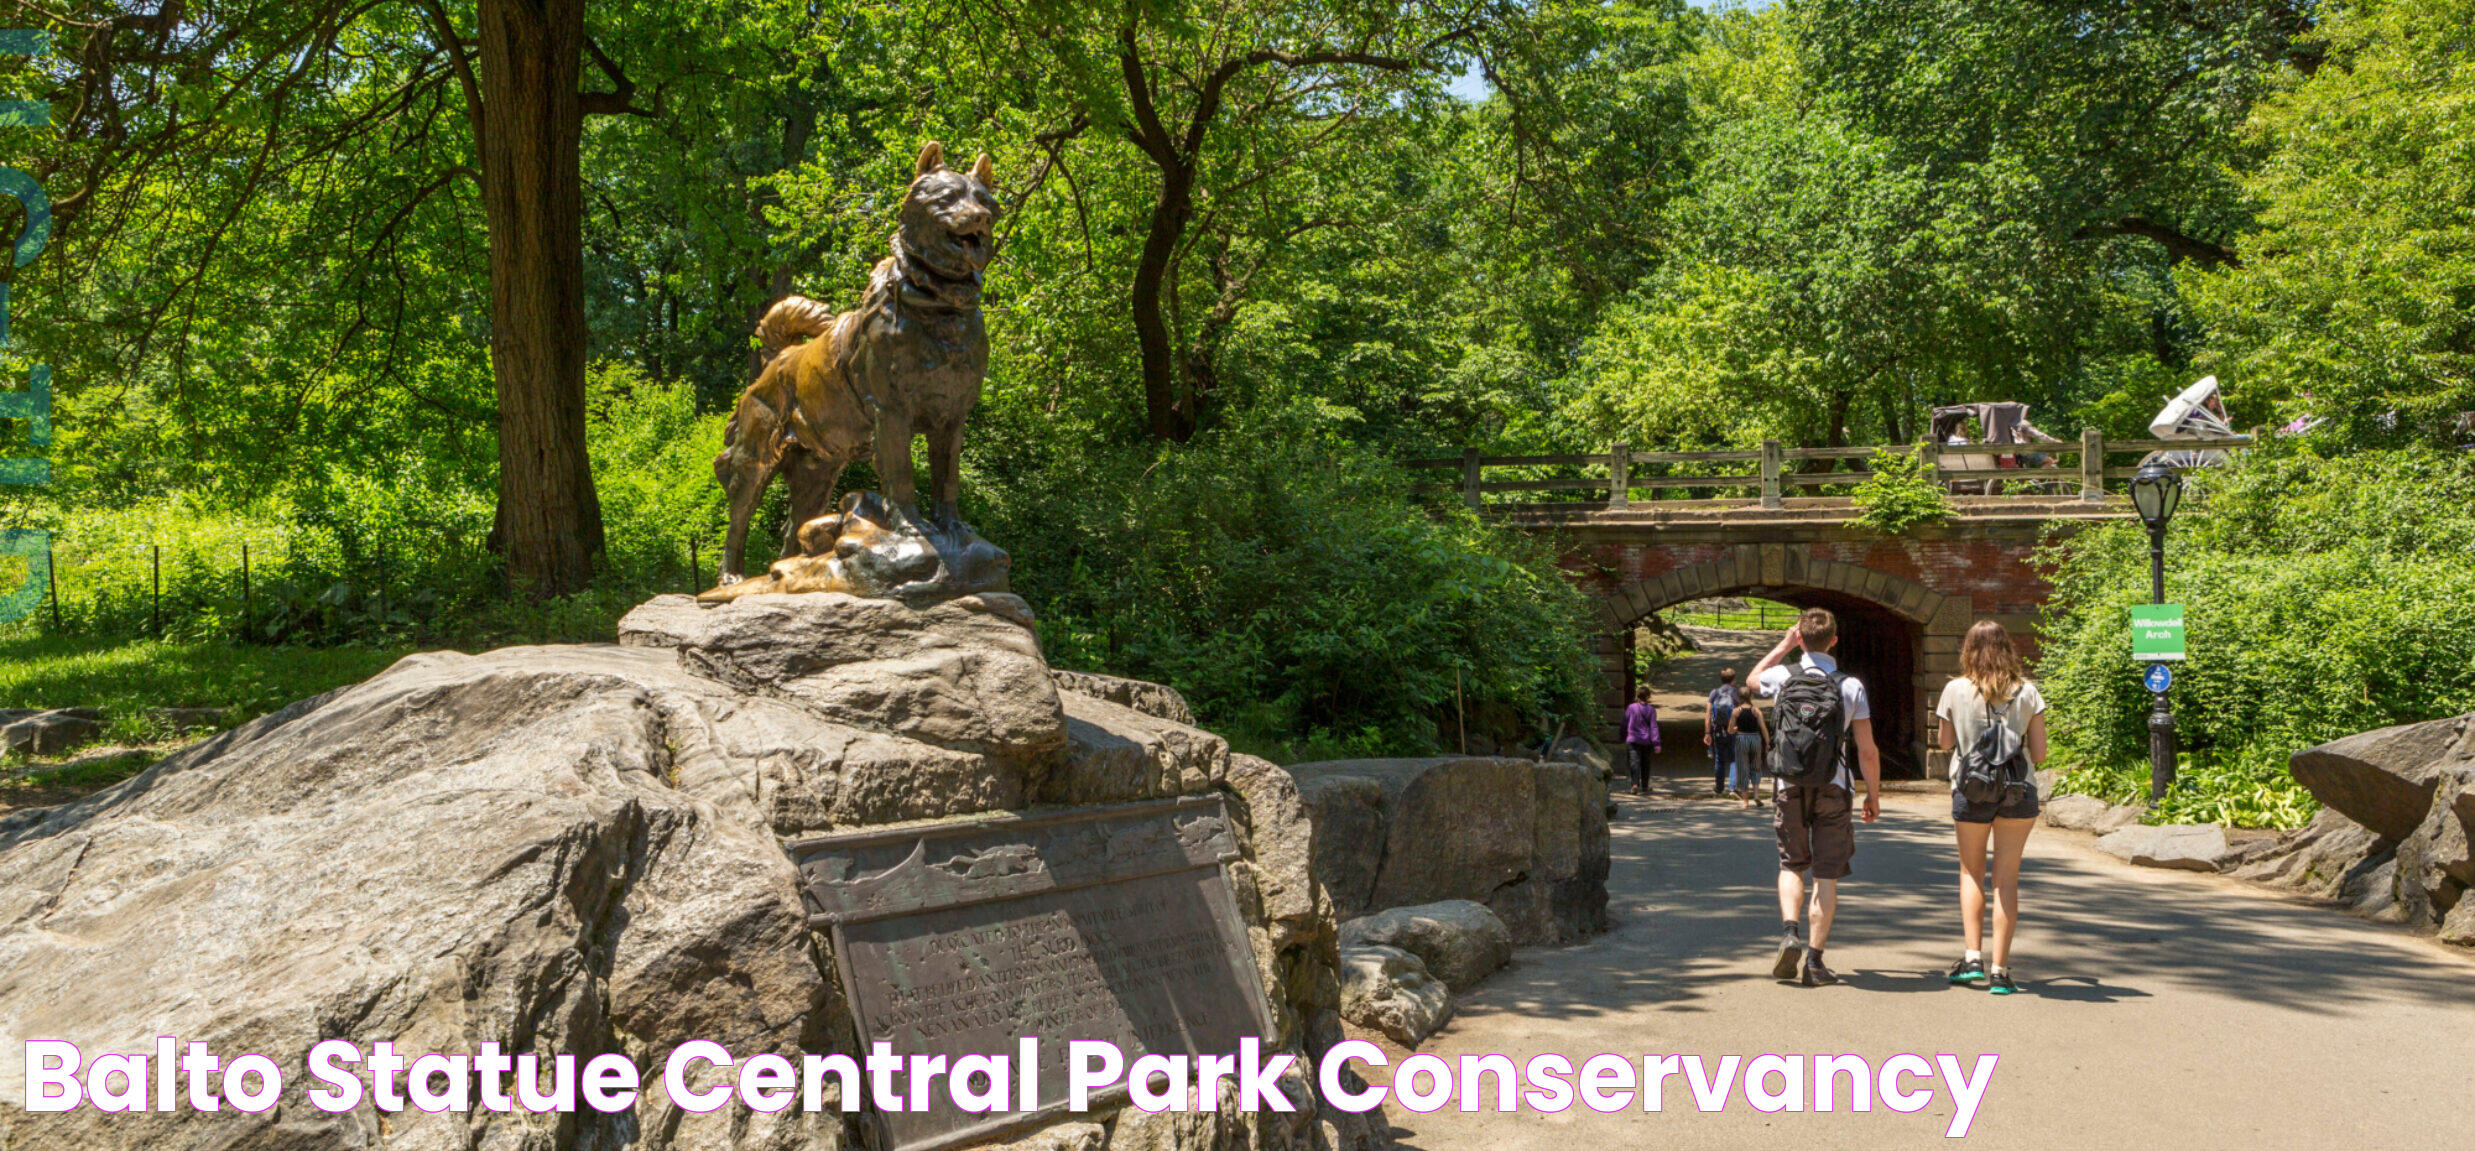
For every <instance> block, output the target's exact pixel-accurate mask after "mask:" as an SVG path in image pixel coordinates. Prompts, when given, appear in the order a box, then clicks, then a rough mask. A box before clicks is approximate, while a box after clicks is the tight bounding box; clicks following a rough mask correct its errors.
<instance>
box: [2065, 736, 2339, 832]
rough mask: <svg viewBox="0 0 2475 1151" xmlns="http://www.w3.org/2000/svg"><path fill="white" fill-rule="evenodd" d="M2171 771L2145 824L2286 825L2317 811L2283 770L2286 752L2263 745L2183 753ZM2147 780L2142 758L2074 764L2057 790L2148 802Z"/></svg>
mask: <svg viewBox="0 0 2475 1151" xmlns="http://www.w3.org/2000/svg"><path fill="white" fill-rule="evenodd" d="M2174 772H2175V774H2174V786H2173V787H2172V788H2170V789H2168V790H2167V792H2166V795H2165V798H2163V799H2161V800H2159V801H2158V802H2157V803H2156V804H2154V805H2152V806H2151V807H2150V809H2149V813H2148V816H2147V818H2146V822H2148V823H2152V824H2160V825H2164V824H2177V823H2215V824H2222V825H2224V826H2227V827H2274V828H2290V827H2301V826H2303V825H2304V824H2306V823H2310V822H2311V821H2312V816H2313V815H2315V814H2317V813H2318V812H2319V811H2320V801H2318V800H2316V799H2313V798H2312V793H2311V792H2309V791H2306V790H2304V788H2303V785H2302V784H2299V783H2296V782H2295V777H2294V775H2293V773H2291V772H2289V771H2287V770H2286V754H2285V753H2284V752H2281V751H2279V750H2278V749H2277V748H2275V747H2273V746H2269V745H2266V744H2261V745H2255V746H2253V747H2250V748H2246V749H2244V750H2243V751H2241V752H2240V753H2237V754H2234V755H2231V756H2218V755H2209V754H2193V753H2190V752H2185V753H2183V754H2182V755H2180V756H2178V757H2176V761H2175V769H2174ZM2149 784H2150V780H2149V765H2148V761H2147V760H2145V759H2144V760H2140V761H2139V762H2136V763H2134V762H2128V761H2118V762H2114V763H2109V764H2102V765H2094V766H2089V767H2082V768H2079V769H2078V770H2075V771H2071V772H2068V773H2066V774H2064V776H2063V777H2062V783H2061V784H2060V785H2059V788H2058V790H2061V791H2065V792H2070V793H2073V794H2078V795H2090V796H2095V797H2097V798H2098V799H2102V800H2104V801H2106V802H2107V803H2147V802H2148V792H2149Z"/></svg>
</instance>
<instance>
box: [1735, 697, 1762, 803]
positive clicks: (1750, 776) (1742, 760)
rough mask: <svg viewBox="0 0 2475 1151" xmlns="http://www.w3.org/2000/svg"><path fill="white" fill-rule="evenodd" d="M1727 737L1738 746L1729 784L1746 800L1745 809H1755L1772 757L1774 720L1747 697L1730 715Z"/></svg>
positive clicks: (1738, 796)
mask: <svg viewBox="0 0 2475 1151" xmlns="http://www.w3.org/2000/svg"><path fill="white" fill-rule="evenodd" d="M1727 739H1728V742H1730V743H1733V744H1735V745H1736V756H1735V759H1734V760H1733V763H1734V765H1735V769H1734V770H1733V771H1732V772H1730V773H1729V776H1728V787H1729V789H1730V790H1732V791H1734V792H1735V793H1736V797H1737V798H1738V799H1741V800H1743V801H1744V807H1745V810H1747V811H1751V810H1753V803H1754V801H1755V800H1757V799H1760V798H1761V796H1762V764H1763V763H1764V762H1766V761H1767V760H1768V759H1769V758H1770V721H1768V720H1766V719H1764V718H1762V709H1761V708H1759V707H1755V706H1754V705H1753V701H1752V700H1749V699H1748V700H1745V701H1744V702H1742V703H1739V704H1737V705H1736V710H1735V711H1734V712H1731V713H1729V715H1728V734H1727Z"/></svg>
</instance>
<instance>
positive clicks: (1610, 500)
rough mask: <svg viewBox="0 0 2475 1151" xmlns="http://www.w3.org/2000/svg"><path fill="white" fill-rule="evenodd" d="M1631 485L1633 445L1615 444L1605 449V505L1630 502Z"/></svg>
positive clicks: (1617, 506) (1621, 504)
mask: <svg viewBox="0 0 2475 1151" xmlns="http://www.w3.org/2000/svg"><path fill="white" fill-rule="evenodd" d="M1632 487H1633V446H1632V445H1631V444H1617V445H1616V446H1614V447H1612V448H1609V449H1607V506H1608V507H1611V508H1620V507H1623V506H1624V505H1625V504H1627V503H1629V502H1631V501H1632V498H1633V492H1632ZM1653 494H1655V493H1653Z"/></svg>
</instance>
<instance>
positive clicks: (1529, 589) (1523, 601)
mask: <svg viewBox="0 0 2475 1151" xmlns="http://www.w3.org/2000/svg"><path fill="white" fill-rule="evenodd" d="M1034 450H1037V449H1036V448H1035V449H1034ZM1049 450H1052V451H1056V452H1057V453H1059V455H1061V456H1065V457H1070V458H1071V460H1072V463H1070V464H1069V463H1061V462H1060V461H1059V460H1057V459H1048V460H1040V461H1036V462H1027V461H1024V460H1021V459H1016V460H1014V461H1011V464H1012V470H1009V471H1008V472H1007V473H1005V474H1002V475H990V476H983V477H980V478H981V482H980V483H979V484H978V485H977V488H976V491H977V496H978V501H985V502H983V503H980V506H977V507H975V508H967V509H966V510H967V512H969V514H971V515H972V516H974V517H976V518H977V519H978V521H979V523H980V527H981V530H982V531H983V533H984V534H986V535H988V536H989V538H991V539H993V540H996V541H997V542H999V543H1000V544H1002V545H1003V546H1005V547H1007V548H1008V549H1010V550H1011V552H1012V553H1013V558H1014V586H1015V589H1016V590H1017V591H1019V592H1021V593H1022V594H1024V595H1025V597H1026V598H1028V599H1029V600H1030V601H1031V602H1032V604H1033V607H1034V608H1035V609H1036V610H1037V612H1038V613H1039V617H1040V634H1041V641H1042V643H1043V645H1044V647H1045V648H1046V650H1047V652H1048V655H1049V658H1050V659H1051V660H1052V661H1054V662H1055V663H1057V664H1058V665H1059V666H1061V667H1076V668H1084V669H1088V670H1094V671H1103V672H1110V673H1114V674H1119V675H1128V676H1136V677H1139V678H1144V679H1151V680H1157V681H1160V682H1164V683H1167V684H1170V685H1172V686H1174V687H1176V688H1177V689H1178V690H1179V691H1181V692H1183V693H1184V694H1185V695H1186V697H1187V699H1188V700H1189V701H1190V702H1191V703H1192V704H1193V706H1194V708H1195V711H1196V713H1197V715H1198V717H1199V718H1200V719H1201V720H1202V722H1203V723H1204V724H1205V725H1206V726H1209V727H1212V728H1213V729H1214V730H1217V731H1220V732H1222V733H1223V734H1226V735H1229V736H1230V737H1231V738H1232V740H1233V741H1234V742H1236V743H1237V744H1238V745H1239V746H1240V747H1242V748H1248V749H1250V750H1256V751H1259V752H1261V753H1263V754H1266V755H1270V756H1273V757H1274V758H1295V757H1321V756H1327V755H1376V754H1383V755H1406V754H1418V753H1422V752H1428V751H1433V750H1436V749H1438V747H1439V746H1440V743H1441V739H1440V734H1439V733H1440V732H1441V731H1443V730H1448V729H1449V726H1450V723H1451V717H1452V711H1451V709H1452V707H1453V705H1454V692H1455V676H1456V672H1457V673H1458V677H1459V687H1460V691H1461V696H1462V699H1463V700H1464V701H1465V703H1466V705H1467V706H1468V707H1469V708H1471V709H1472V710H1473V711H1475V710H1476V709H1477V708H1478V707H1479V706H1480V705H1482V704H1498V705H1510V706H1512V707H1514V708H1517V709H1518V710H1519V711H1520V712H1521V713H1522V714H1523V715H1525V716H1531V717H1553V716H1560V717H1565V718H1567V719H1578V718H1579V717H1581V716H1584V715H1586V714H1588V713H1589V712H1590V710H1591V707H1592V705H1591V703H1590V687H1591V684H1592V676H1593V674H1594V671H1593V664H1592V662H1591V658H1590V655H1589V645H1588V643H1587V642H1586V636H1587V632H1586V628H1587V627H1588V626H1589V625H1588V623H1587V620H1588V616H1587V614H1586V613H1587V607H1586V604H1585V603H1584V601H1583V598H1582V596H1581V595H1580V593H1579V592H1577V591H1575V590H1574V589H1573V588H1572V587H1571V585H1570V584H1569V582H1568V581H1567V580H1566V579H1565V578H1564V577H1563V575H1562V574H1561V573H1559V572H1558V571H1557V570H1556V569H1555V568H1554V566H1553V564H1552V562H1551V561H1550V559H1549V557H1548V554H1547V553H1546V551H1545V550H1544V549H1543V548H1540V547H1537V546H1534V545H1532V544H1531V543H1530V542H1529V541H1527V540H1524V539H1522V538H1520V537H1517V536H1515V535H1513V534H1512V533H1509V532H1503V531H1498V530H1496V529H1493V528H1489V527H1487V526H1484V525H1482V524H1480V523H1479V522H1478V521H1477V520H1476V519H1474V518H1472V517H1471V516H1470V515H1469V514H1468V513H1467V512H1466V511H1463V510H1461V509H1459V508H1458V507H1457V505H1447V506H1444V507H1441V508H1438V509H1435V510H1432V511H1429V510H1421V509H1420V508H1418V507H1417V506H1416V505H1414V504H1413V503H1412V502H1411V501H1410V499H1409V493H1408V486H1409V485H1408V481H1407V478H1406V477H1405V476H1404V475H1403V474H1402V473H1401V472H1400V471H1399V470H1398V469H1397V468H1395V467H1393V466H1392V465H1391V464H1390V463H1388V462H1386V461H1385V460H1383V459H1381V458H1379V457H1376V456H1374V455H1372V454H1371V453H1369V452H1367V451H1366V450H1365V449H1363V448H1360V447H1357V446H1355V445H1353V444H1351V443H1350V442H1348V441H1347V440H1345V439H1344V438H1342V437H1341V436H1340V435H1339V434H1338V433H1337V432H1336V431H1335V430H1334V428H1333V426H1332V423H1331V421H1330V420H1329V419H1328V418H1327V416H1326V414H1325V413H1322V412H1320V411H1319V410H1317V409H1314V408H1312V407H1299V408H1286V409H1277V410H1274V411H1271V412H1267V413H1262V414H1259V415H1257V416H1256V417H1255V418H1253V419H1250V420H1249V421H1247V422H1246V423H1244V424H1243V425H1241V426H1236V427H1231V428H1227V429H1223V430H1219V431H1215V432H1209V433H1206V434H1204V435H1202V436H1200V437H1198V438H1197V439H1196V440H1195V441H1194V442H1193V443H1190V444H1186V445H1183V446H1168V447H1162V448H1159V449H1156V450H1155V449H1151V448H1143V449H1133V450H1110V449H1107V448H1104V447H1097V446H1094V445H1091V444H1077V445H1067V446H1058V447H1053V448H1051V449H1049ZM975 502H977V501H975ZM1552 723H1553V721H1552V720H1551V719H1550V720H1547V721H1546V724H1547V725H1548V726H1551V725H1552Z"/></svg>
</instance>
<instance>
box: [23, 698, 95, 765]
mask: <svg viewBox="0 0 2475 1151" xmlns="http://www.w3.org/2000/svg"><path fill="white" fill-rule="evenodd" d="M104 724H105V719H104V715H103V713H102V712H99V711H96V710H94V709H93V708H90V707H62V708H53V709H52V710H50V711H36V712H21V713H20V714H19V715H18V716H17V718H15V719H12V720H10V721H9V722H8V723H6V724H5V725H0V751H13V752H16V753H18V754H19V755H59V754H60V753H62V752H65V751H68V750H70V749H71V748H74V747H76V746H78V745H79V744H83V743H91V742H93V741H94V740H95V739H96V738H98V737H100V736H101V735H102V734H103V728H104Z"/></svg>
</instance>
